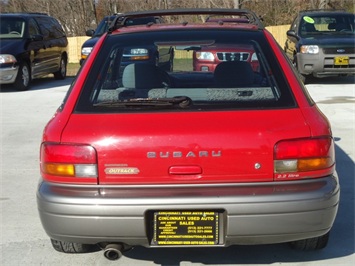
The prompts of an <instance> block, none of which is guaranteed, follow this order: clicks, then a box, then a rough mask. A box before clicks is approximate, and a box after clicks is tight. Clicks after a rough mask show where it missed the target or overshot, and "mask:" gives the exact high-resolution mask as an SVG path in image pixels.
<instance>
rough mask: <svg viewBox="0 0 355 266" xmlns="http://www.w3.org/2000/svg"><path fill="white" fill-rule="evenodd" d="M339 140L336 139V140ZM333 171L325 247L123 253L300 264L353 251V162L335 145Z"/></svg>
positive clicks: (167, 261)
mask: <svg viewBox="0 0 355 266" xmlns="http://www.w3.org/2000/svg"><path fill="white" fill-rule="evenodd" d="M336 140H337V141H339V140H340V139H339V138H338V139H336ZM336 163H337V172H338V175H339V179H340V185H341V196H340V206H339V210H338V215H337V218H336V220H335V223H334V226H333V229H332V231H331V234H330V239H329V243H328V246H327V247H326V248H324V249H322V250H318V251H299V250H293V249H291V248H290V247H289V246H288V245H287V244H275V245H254V246H253V245H252V246H231V247H227V248H180V249H178V248H164V249H149V248H143V247H135V248H134V249H132V250H131V251H128V252H126V253H124V256H125V257H129V258H132V259H135V260H140V261H151V262H154V263H156V264H160V265H180V263H182V262H192V263H201V264H206V265H210V264H216V265H223V264H260V265H263V264H272V263H304V262H307V261H308V262H309V261H320V260H327V259H334V258H341V257H346V256H349V255H351V254H353V253H354V246H355V244H354V243H355V236H354V216H355V214H354V209H355V205H354V169H355V168H354V167H355V165H354V162H353V161H352V159H351V158H350V157H349V156H348V155H347V154H346V153H345V152H344V151H343V150H342V149H340V148H339V147H338V146H336Z"/></svg>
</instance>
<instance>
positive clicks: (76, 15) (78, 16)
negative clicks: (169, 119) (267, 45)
mask: <svg viewBox="0 0 355 266" xmlns="http://www.w3.org/2000/svg"><path fill="white" fill-rule="evenodd" d="M198 7H201V8H243V9H251V10H253V11H254V12H255V13H256V14H257V15H259V16H261V17H263V19H264V24H265V26H268V25H282V24H290V23H291V20H292V19H293V17H294V16H295V14H296V13H297V12H298V11H300V10H304V9H318V8H343V9H347V10H348V11H350V12H354V11H355V4H354V0H198V1H197V0H61V1H53V0H26V1H24V0H7V1H1V0H0V8H1V12H42V13H48V14H49V15H51V16H53V17H55V18H57V19H58V20H59V21H60V23H61V24H62V25H63V26H64V29H65V31H66V33H67V35H68V36H80V35H85V30H86V29H88V28H93V27H95V26H96V25H97V23H98V22H99V21H100V20H101V19H102V18H103V17H104V16H107V15H111V14H114V13H124V12H130V11H138V10H156V9H172V8H198ZM194 19H195V20H196V19H197V20H198V21H204V20H205V19H206V17H205V16H200V17H199V18H194ZM167 21H168V22H182V21H193V19H192V18H189V17H184V18H177V17H170V18H167ZM93 24H94V25H93Z"/></svg>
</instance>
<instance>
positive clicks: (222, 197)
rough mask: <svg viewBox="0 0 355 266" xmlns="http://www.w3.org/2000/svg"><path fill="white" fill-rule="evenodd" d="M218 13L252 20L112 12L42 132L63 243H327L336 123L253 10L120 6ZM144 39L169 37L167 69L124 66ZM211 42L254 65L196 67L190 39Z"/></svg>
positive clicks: (45, 220)
mask: <svg viewBox="0 0 355 266" xmlns="http://www.w3.org/2000/svg"><path fill="white" fill-rule="evenodd" d="M212 14H216V15H219V16H223V15H226V16H227V15H229V16H230V15H245V16H248V17H250V18H251V19H250V20H249V21H250V22H249V23H243V24H239V25H233V24H228V25H227V24H223V23H201V24H199V23H181V24H180V23H178V24H151V25H149V26H147V25H141V26H136V27H127V26H124V25H123V26H122V25H118V26H117V25H116V23H113V28H111V29H110V30H109V32H107V33H105V34H104V35H103V36H102V38H100V39H99V41H98V42H97V44H96V45H95V47H94V48H93V50H92V52H91V54H90V56H89V57H88V58H87V59H86V60H87V61H86V62H85V64H84V65H83V66H82V68H81V71H80V72H79V74H78V75H77V77H76V79H75V81H74V82H73V83H72V84H71V86H70V89H69V91H68V94H67V96H66V97H65V99H64V101H63V103H62V105H61V106H60V107H59V108H58V111H57V112H56V114H55V115H54V116H53V118H52V119H51V120H50V121H49V122H48V124H47V125H46V127H45V129H44V132H43V138H42V142H41V148H40V174H41V177H40V181H39V185H38V190H37V205H38V210H39V215H40V219H41V221H42V225H43V227H44V229H45V231H46V233H47V234H48V236H49V238H50V239H51V243H52V245H53V247H54V249H56V250H57V251H60V252H66V253H80V252H87V251H92V250H95V249H103V250H104V252H103V253H104V255H105V257H106V258H108V259H110V260H115V259H118V258H120V257H121V256H122V253H123V252H124V251H127V250H129V249H130V248H131V247H134V246H144V247H147V248H164V247H190V248H193V247H204V248H208V247H226V246H230V245H250V244H272V243H289V244H290V245H291V247H294V248H297V249H301V250H317V249H322V248H324V247H325V246H326V245H327V243H328V237H329V234H330V233H329V232H330V230H331V228H332V226H333V223H334V220H335V218H336V214H337V209H338V204H339V194H340V186H339V180H338V177H337V173H336V170H335V154H334V139H333V136H332V130H331V126H330V124H329V121H328V120H327V118H326V117H325V116H324V115H323V114H322V113H321V112H320V110H319V108H318V107H317V105H316V104H315V102H314V101H313V100H312V98H311V97H310V96H309V94H308V93H307V91H306V88H305V86H304V85H303V83H302V82H301V81H300V79H299V78H298V75H297V73H296V72H295V70H294V68H293V66H292V64H291V63H290V61H289V60H288V58H287V57H286V56H285V54H284V52H283V50H282V48H281V47H280V46H279V45H278V43H277V42H276V40H275V39H274V38H273V36H272V35H271V34H270V33H269V32H268V31H267V30H266V29H265V28H264V26H263V25H262V23H261V22H260V21H259V19H258V18H257V16H256V15H255V14H254V13H253V12H252V11H249V10H234V9H179V10H174V9H171V10H158V11H143V12H132V13H127V14H125V16H126V17H127V18H132V19H134V18H136V17H141V16H143V15H150V16H165V15H167V16H169V15H173V16H183V17H184V18H186V16H188V15H189V16H200V15H212ZM191 20H192V19H191ZM195 21H197V20H196V19H195ZM150 46H156V47H157V50H159V49H170V48H174V50H175V51H176V53H175V54H176V58H174V68H173V70H172V71H164V70H162V69H161V68H159V67H158V65H159V64H154V63H152V64H147V63H131V64H128V65H126V66H125V67H124V70H123V71H121V66H122V64H125V57H124V55H125V51H126V50H127V49H129V50H132V49H138V50H139V49H140V48H142V47H150ZM208 46H224V47H234V46H236V47H242V46H243V47H246V48H247V49H248V51H249V52H250V54H255V56H256V57H257V59H258V62H259V68H258V69H257V70H256V71H255V70H253V67H252V63H251V62H249V61H247V60H239V61H223V62H221V63H219V64H218V65H217V67H216V68H215V70H214V71H213V72H211V71H208V72H205V71H194V70H193V64H192V61H193V60H192V57H193V53H191V51H193V50H199V49H201V48H203V47H208ZM175 61H176V62H179V64H175ZM290 118H292V119H290Z"/></svg>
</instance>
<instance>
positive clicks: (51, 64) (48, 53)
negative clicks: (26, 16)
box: [36, 16, 60, 75]
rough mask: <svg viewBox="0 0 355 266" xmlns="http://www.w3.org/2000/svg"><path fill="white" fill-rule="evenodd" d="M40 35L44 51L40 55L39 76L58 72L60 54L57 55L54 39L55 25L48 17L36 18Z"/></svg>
mask: <svg viewBox="0 0 355 266" xmlns="http://www.w3.org/2000/svg"><path fill="white" fill-rule="evenodd" d="M36 20H37V22H38V24H39V27H40V30H41V33H42V34H43V46H44V50H43V53H42V55H41V66H40V67H39V69H40V74H41V75H44V74H48V73H53V72H55V71H57V70H58V68H59V67H58V66H59V62H60V53H58V49H57V45H56V37H55V34H54V32H55V31H56V29H55V25H54V23H53V21H52V20H51V19H50V17H44V16H41V17H37V18H36Z"/></svg>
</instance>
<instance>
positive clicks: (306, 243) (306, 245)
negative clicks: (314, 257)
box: [290, 232, 329, 250]
mask: <svg viewBox="0 0 355 266" xmlns="http://www.w3.org/2000/svg"><path fill="white" fill-rule="evenodd" d="M328 240H329V232H328V233H326V234H325V235H322V236H318V237H313V238H308V239H302V240H297V241H293V242H290V246H291V247H292V248H294V249H298V250H318V249H322V248H325V247H326V246H327V244H328Z"/></svg>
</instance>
